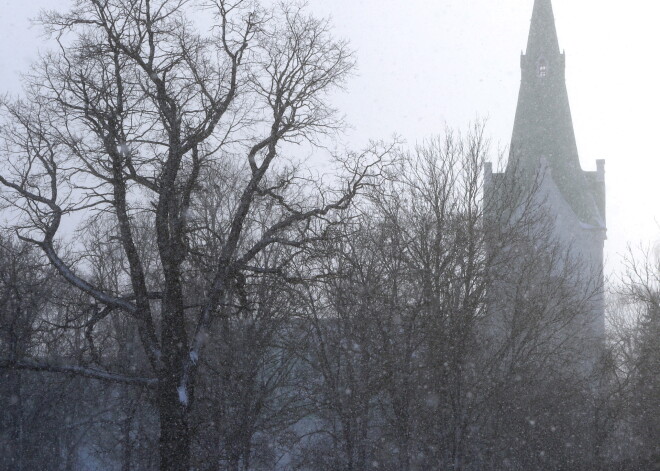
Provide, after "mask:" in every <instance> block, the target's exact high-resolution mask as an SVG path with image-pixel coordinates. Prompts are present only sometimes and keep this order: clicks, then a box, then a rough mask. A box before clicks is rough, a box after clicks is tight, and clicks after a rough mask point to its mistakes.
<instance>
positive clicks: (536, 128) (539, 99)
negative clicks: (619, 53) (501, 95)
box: [507, 0, 601, 224]
mask: <svg viewBox="0 0 660 471" xmlns="http://www.w3.org/2000/svg"><path fill="white" fill-rule="evenodd" d="M520 65H521V69H522V70H521V72H522V78H521V82H520V92H519V95H518V107H517V109H516V118H515V122H514V126H513V136H512V138H511V152H510V156H509V163H508V166H507V168H509V169H511V168H514V169H516V171H518V170H522V171H524V172H526V173H532V174H535V172H538V171H539V169H540V165H541V163H542V162H544V163H545V164H547V167H548V169H549V170H550V173H551V175H552V179H553V181H554V182H555V184H556V185H557V187H558V189H559V190H560V192H561V193H562V195H563V196H564V198H565V199H566V201H567V202H568V204H569V205H570V206H571V208H572V209H573V211H574V212H575V214H576V215H577V216H578V218H579V219H580V220H581V221H583V222H585V223H589V224H598V223H599V221H600V220H601V218H600V215H599V214H598V213H599V211H598V209H597V208H596V205H595V200H594V198H593V195H592V194H591V191H590V190H589V189H588V184H587V180H586V178H585V175H584V172H583V171H582V168H581V167H580V159H579V157H578V150H577V144H576V140H575V132H574V130H573V119H572V117H571V109H570V105H569V102H568V92H567V90H566V80H565V73H564V71H565V57H564V54H562V53H561V51H560V49H559V41H558V39H557V30H556V27H555V18H554V14H553V11H552V3H551V0H535V2H534V10H533V13H532V21H531V25H530V31H529V39H528V43H527V51H526V53H525V54H524V55H523V56H522V57H521V61H520ZM545 164H544V165H545Z"/></svg>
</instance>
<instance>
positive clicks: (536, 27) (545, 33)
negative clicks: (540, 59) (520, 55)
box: [527, 0, 559, 56]
mask: <svg viewBox="0 0 660 471" xmlns="http://www.w3.org/2000/svg"><path fill="white" fill-rule="evenodd" d="M558 54H559V40H558V39H557V28H556V27H555V15H554V14H553V12H552V1H551V0H535V2H534V11H533V12H532V22H531V25H530V28H529V38H528V39H527V55H528V56H539V55H558Z"/></svg>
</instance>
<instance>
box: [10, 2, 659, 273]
mask: <svg viewBox="0 0 660 471" xmlns="http://www.w3.org/2000/svg"><path fill="white" fill-rule="evenodd" d="M68 3H69V2H68V0H0V12H2V14H1V16H0V90H2V91H11V92H15V91H17V90H18V89H19V87H20V78H19V76H18V73H19V72H20V71H24V70H26V69H27V68H28V67H29V64H30V62H31V61H32V60H33V59H34V57H35V56H36V53H37V50H38V49H39V48H40V47H42V48H43V47H45V45H44V42H43V38H41V37H40V36H39V30H38V29H37V28H31V27H30V23H29V21H28V18H30V17H34V16H35V15H36V14H37V13H38V11H39V10H40V9H41V8H57V7H58V6H60V5H64V6H66V5H67V4H68ZM532 5H533V0H433V1H431V0H407V1H405V2H404V1H402V0H396V1H395V0H309V6H310V8H311V9H312V10H313V11H314V12H316V13H317V14H319V15H324V16H331V17H332V19H333V24H334V29H335V32H336V34H337V35H338V36H340V37H343V38H346V39H348V40H350V42H351V44H352V47H353V49H355V50H356V52H357V58H358V67H359V69H358V73H357V75H356V76H355V77H353V78H352V79H351V80H350V82H349V83H348V87H347V90H346V92H345V93H343V94H341V95H339V96H337V98H336V102H337V106H338V107H339V108H340V109H341V110H342V111H343V112H344V113H345V114H346V117H347V120H348V122H349V123H350V124H351V125H352V130H351V131H350V132H349V134H348V136H347V138H348V140H349V142H350V143H351V144H353V145H354V146H360V145H363V144H364V143H366V142H367V140H368V139H370V138H374V139H377V138H388V137H390V136H391V135H392V134H394V133H396V134H398V135H400V136H402V137H403V138H405V139H406V140H407V141H408V142H409V143H410V144H414V143H415V142H416V141H419V140H422V139H424V138H425V137H429V136H431V135H433V134H437V133H439V132H441V131H442V129H443V128H444V126H445V123H446V124H447V125H448V126H450V127H453V128H461V127H462V128H464V127H465V126H466V125H467V124H468V123H469V121H471V120H473V119H475V118H477V117H480V118H484V117H486V118H488V133H489V135H490V136H491V137H492V140H493V142H494V150H497V147H498V145H499V146H502V147H504V146H506V145H507V144H508V140H509V138H510V133H511V129H512V126H513V117H514V112H515V106H516V100H517V93H518V85H519V82H520V68H519V54H520V52H521V50H523V49H524V48H525V44H526V41H527V32H528V27H529V20H530V18H531V11H532ZM553 5H554V10H555V18H556V22H557V30H558V33H559V41H560V45H561V47H562V48H563V49H565V51H566V55H567V83H568V91H569V96H570V100H571V108H572V111H573V121H574V125H575V131H576V135H577V139H578V147H579V151H580V157H581V161H582V166H583V168H584V169H586V170H592V169H594V168H595V163H594V161H595V159H600V158H604V159H606V162H607V163H606V179H607V180H606V182H607V191H608V193H607V198H608V226H609V240H608V242H607V243H606V253H607V258H608V264H609V269H610V270H612V269H613V268H615V267H616V265H617V264H618V263H619V256H618V254H619V253H621V252H623V251H624V250H625V247H626V244H628V243H632V244H633V245H634V244H638V243H639V242H655V241H656V240H658V239H660V226H659V224H660V184H659V182H660V179H659V178H658V173H660V150H659V148H658V146H657V145H656V144H657V143H656V138H657V137H660V132H659V128H660V114H659V113H658V110H660V87H659V86H658V85H657V83H658V82H659V81H660V80H659V79H660V62H659V61H658V50H657V48H658V45H660V28H658V27H657V21H658V17H660V4H659V3H658V2H656V1H654V0H628V1H627V2H625V4H624V3H623V2H620V1H615V0H579V1H578V0H553Z"/></svg>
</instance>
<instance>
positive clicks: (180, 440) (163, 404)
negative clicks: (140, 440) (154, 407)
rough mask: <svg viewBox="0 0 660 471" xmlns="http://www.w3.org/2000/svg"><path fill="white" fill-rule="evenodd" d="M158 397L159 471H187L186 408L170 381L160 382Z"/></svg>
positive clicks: (188, 446)
mask: <svg viewBox="0 0 660 471" xmlns="http://www.w3.org/2000/svg"><path fill="white" fill-rule="evenodd" d="M158 396H159V397H158V413H159V416H160V439H159V443H158V446H159V451H160V471H187V470H188V469H190V442H191V431H190V424H189V423H188V419H189V417H188V416H189V414H188V408H187V407H186V406H185V405H183V404H182V402H181V401H180V400H179V395H178V393H177V389H176V385H175V384H172V381H167V380H165V381H161V383H160V386H159V387H158Z"/></svg>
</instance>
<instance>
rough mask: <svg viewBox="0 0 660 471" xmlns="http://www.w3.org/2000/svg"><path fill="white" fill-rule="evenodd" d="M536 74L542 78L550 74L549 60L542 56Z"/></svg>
mask: <svg viewBox="0 0 660 471" xmlns="http://www.w3.org/2000/svg"><path fill="white" fill-rule="evenodd" d="M536 74H537V75H538V76H539V77H541V78H543V77H546V76H547V75H548V61H546V60H545V59H544V58H543V57H542V58H540V59H539V61H538V63H537V67H536Z"/></svg>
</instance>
